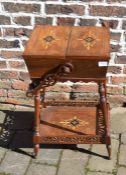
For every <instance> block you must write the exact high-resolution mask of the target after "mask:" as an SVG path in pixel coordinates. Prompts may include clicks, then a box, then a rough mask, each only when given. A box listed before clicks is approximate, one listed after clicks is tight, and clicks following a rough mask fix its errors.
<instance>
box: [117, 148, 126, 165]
mask: <svg viewBox="0 0 126 175" xmlns="http://www.w3.org/2000/svg"><path fill="white" fill-rule="evenodd" d="M119 164H121V165H126V145H121V146H120V154H119Z"/></svg>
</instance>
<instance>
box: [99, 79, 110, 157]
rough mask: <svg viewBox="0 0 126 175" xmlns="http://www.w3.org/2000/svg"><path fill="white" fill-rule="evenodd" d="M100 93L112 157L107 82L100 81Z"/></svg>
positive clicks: (107, 144) (107, 143)
mask: <svg viewBox="0 0 126 175" xmlns="http://www.w3.org/2000/svg"><path fill="white" fill-rule="evenodd" d="M99 93H100V106H101V109H102V112H103V116H104V120H105V134H106V136H105V139H106V146H107V150H108V155H109V159H111V139H110V133H109V109H108V105H107V100H106V84H105V82H102V83H99Z"/></svg>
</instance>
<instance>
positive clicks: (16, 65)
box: [8, 61, 25, 69]
mask: <svg viewBox="0 0 126 175" xmlns="http://www.w3.org/2000/svg"><path fill="white" fill-rule="evenodd" d="M8 63H9V66H10V67H11V68H14V69H25V63H24V61H9V62H8Z"/></svg>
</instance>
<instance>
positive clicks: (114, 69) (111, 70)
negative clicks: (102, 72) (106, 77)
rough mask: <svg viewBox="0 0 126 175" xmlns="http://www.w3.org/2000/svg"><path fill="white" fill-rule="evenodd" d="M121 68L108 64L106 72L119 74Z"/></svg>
mask: <svg viewBox="0 0 126 175" xmlns="http://www.w3.org/2000/svg"><path fill="white" fill-rule="evenodd" d="M121 70H122V67H120V66H109V67H108V71H107V72H108V73H113V74H120V73H121Z"/></svg>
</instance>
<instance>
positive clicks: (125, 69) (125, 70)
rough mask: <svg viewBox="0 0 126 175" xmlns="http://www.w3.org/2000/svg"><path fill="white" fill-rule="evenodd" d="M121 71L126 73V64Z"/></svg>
mask: <svg viewBox="0 0 126 175" xmlns="http://www.w3.org/2000/svg"><path fill="white" fill-rule="evenodd" d="M123 73H124V74H126V66H124V68H123Z"/></svg>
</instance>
